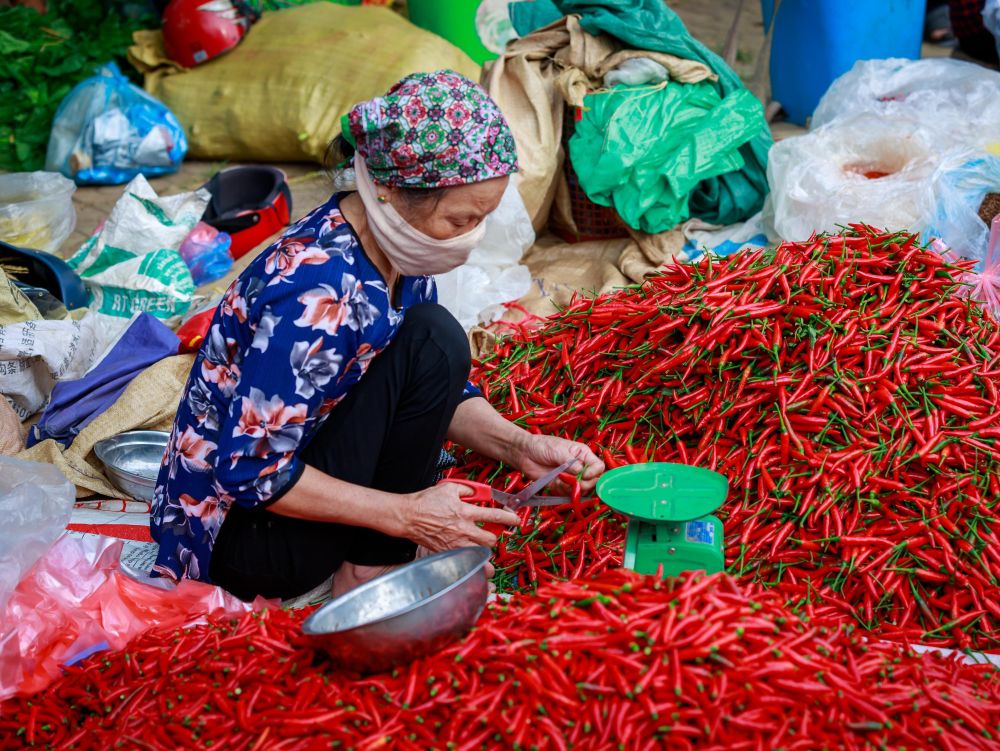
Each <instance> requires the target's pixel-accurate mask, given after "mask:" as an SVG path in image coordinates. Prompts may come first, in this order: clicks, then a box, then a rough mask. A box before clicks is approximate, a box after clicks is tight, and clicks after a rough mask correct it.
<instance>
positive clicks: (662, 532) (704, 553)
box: [597, 462, 729, 576]
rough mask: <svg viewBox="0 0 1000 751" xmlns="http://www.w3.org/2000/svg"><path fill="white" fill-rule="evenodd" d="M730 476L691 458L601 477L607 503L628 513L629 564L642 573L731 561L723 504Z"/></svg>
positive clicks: (715, 568)
mask: <svg viewBox="0 0 1000 751" xmlns="http://www.w3.org/2000/svg"><path fill="white" fill-rule="evenodd" d="M728 492H729V481H728V480H726V478H725V477H723V476H722V475H720V474H719V473H718V472H713V471H711V470H708V469H702V468H701V467H691V466H688V465H686V464H671V463H667V462H650V463H648V464H632V465H627V466H624V467H618V468H617V469H612V470H609V471H608V472H606V473H605V474H604V476H603V477H601V479H600V481H598V483H597V495H598V496H599V497H600V499H601V501H603V502H604V504H605V505H607V506H608V507H610V508H612V509H614V510H615V511H617V512H618V513H620V514H624V515H625V516H627V517H628V531H627V534H626V537H625V556H624V561H623V565H624V566H625V568H629V569H632V570H633V571H636V572H638V573H640V574H655V573H656V572H657V570H658V569H659V568H660V566H662V567H663V575H664V576H677V575H679V574H682V573H684V572H686V571H705V572H706V573H709V574H714V573H717V572H719V571H722V569H723V568H724V567H725V556H724V554H723V546H722V522H721V521H720V520H719V519H718V518H717V517H715V516H712V515H711V513H712V512H713V511H715V510H716V509H717V508H718V507H719V506H721V505H722V503H723V501H725V500H726V495H727V493H728Z"/></svg>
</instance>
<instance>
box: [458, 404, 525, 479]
mask: <svg viewBox="0 0 1000 751" xmlns="http://www.w3.org/2000/svg"><path fill="white" fill-rule="evenodd" d="M529 435H530V433H528V432H527V431H526V430H524V429H522V428H519V427H518V426H517V425H514V423H512V422H510V421H509V420H506V419H504V418H503V417H502V416H501V415H500V413H499V412H497V411H496V410H495V409H493V406H492V405H491V404H490V403H489V402H488V401H486V400H485V399H483V398H482V397H475V398H472V399H466V400H465V401H463V402H462V403H461V404H459V405H458V409H457V410H455V416H454V417H453V418H452V421H451V425H450V426H449V427H448V438H449V439H450V440H452V441H454V442H455V443H457V444H459V445H461V446H464V447H465V448H467V449H472V450H473V451H475V452H477V453H480V454H483V455H484V456H489V457H491V458H493V459H499V460H501V461H504V462H507V463H508V464H510V463H513V461H514V459H515V457H516V456H517V455H518V452H519V451H521V450H522V449H523V445H524V441H525V439H526V438H527V437H528V436H529Z"/></svg>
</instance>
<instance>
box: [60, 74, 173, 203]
mask: <svg viewBox="0 0 1000 751" xmlns="http://www.w3.org/2000/svg"><path fill="white" fill-rule="evenodd" d="M186 153H187V136H185V135H184V128H182V127H181V124H180V123H179V122H177V118H176V117H174V115H173V113H172V112H171V111H170V110H169V109H167V108H166V107H165V106H164V105H163V104H161V103H160V102H158V101H156V100H155V99H154V98H153V97H151V96H149V94H147V93H145V92H144V91H143V90H142V89H140V88H138V87H137V86H134V85H133V84H132V83H131V82H130V81H129V80H128V79H127V78H125V76H123V75H122V73H121V71H120V70H119V69H118V66H117V65H115V64H114V63H108V64H107V65H105V66H104V67H102V68H101V69H100V70H98V72H97V75H95V76H93V77H92V78H88V79H87V80H85V81H83V82H82V83H79V84H77V85H76V86H75V87H74V88H73V90H72V91H70V92H69V94H67V95H66V98H65V99H63V101H62V103H61V104H60V105H59V109H58V110H56V115H55V119H54V120H53V122H52V134H51V135H50V136H49V149H48V153H47V154H46V157H45V169H47V170H49V171H50V172H61V173H62V174H63V175H65V176H66V177H69V178H71V179H73V180H75V181H76V182H77V183H79V184H80V185H117V184H120V183H125V182H128V181H129V180H131V179H132V178H133V177H135V176H136V175H140V174H141V175H147V176H149V177H153V176H155V175H165V174H168V173H170V172H176V171H177V168H178V167H180V166H181V161H182V160H183V159H184V155H185V154H186Z"/></svg>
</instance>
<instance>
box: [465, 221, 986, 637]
mask: <svg viewBox="0 0 1000 751" xmlns="http://www.w3.org/2000/svg"><path fill="white" fill-rule="evenodd" d="M967 270H968V267H965V266H961V265H958V266H952V265H948V264H947V263H946V262H945V261H944V260H943V259H942V257H941V256H940V255H938V254H937V253H934V252H931V251H927V250H924V249H922V248H921V247H920V246H919V245H917V244H916V243H915V241H914V239H913V238H912V237H910V236H908V235H905V234H896V235H890V234H884V233H881V232H877V231H875V230H872V229H870V228H868V227H865V226H854V227H852V228H851V229H850V230H849V231H845V232H844V233H843V235H841V236H833V237H821V238H819V239H814V240H812V241H809V242H806V243H786V244H783V245H781V246H780V247H779V248H778V249H777V250H776V251H771V252H757V253H744V254H739V255H735V256H731V257H729V258H727V259H725V260H722V261H714V262H705V263H701V264H695V265H687V264H677V265H672V266H669V267H668V268H667V269H666V270H665V271H664V272H663V273H662V274H661V275H658V276H656V277H654V278H652V279H649V280H648V281H647V282H646V283H644V284H642V285H639V286H636V287H632V288H628V289H625V290H622V291H620V292H617V293H614V294H610V295H605V296H602V297H599V298H597V299H581V300H578V301H576V302H575V303H574V304H572V305H570V306H569V307H568V308H567V309H566V310H564V311H563V312H562V313H560V314H559V315H556V316H554V317H552V318H550V319H547V320H546V321H544V322H542V323H541V324H540V325H539V323H538V322H537V321H535V322H528V323H527V324H525V325H522V326H520V327H518V328H516V329H515V331H514V332H513V333H512V334H511V335H510V336H508V337H506V338H504V339H501V340H500V341H499V343H498V345H497V349H496V352H495V353H494V354H493V355H492V356H490V357H488V358H486V359H485V360H483V361H482V362H481V363H480V364H479V366H478V373H477V374H476V375H475V377H476V378H478V381H479V382H480V384H481V386H482V387H483V390H484V392H485V393H487V394H488V396H489V398H490V400H491V401H492V402H493V404H495V405H497V407H498V409H500V410H501V411H502V412H505V413H506V414H507V415H508V416H510V417H512V418H514V419H516V420H517V421H518V422H520V423H521V424H523V425H525V426H526V427H528V428H529V429H537V430H544V432H547V433H553V434H556V435H562V436H565V437H567V438H573V439H578V440H582V441H585V442H587V443H589V444H590V445H592V446H594V447H595V448H596V449H597V450H598V451H601V452H602V453H603V455H604V458H605V461H606V463H607V464H608V465H609V466H617V465H619V464H622V463H635V462H641V461H647V460H656V461H673V462H682V463H685V464H693V465H698V466H702V467H708V468H711V469H715V470H718V471H719V472H721V473H723V474H725V475H726V476H727V477H728V478H729V481H730V493H729V498H728V501H727V502H726V504H725V505H724V506H723V507H722V509H721V515H722V518H723V519H724V522H725V530H726V560H727V566H728V570H729V571H730V572H731V573H733V574H735V575H737V576H738V577H739V579H740V580H741V582H743V583H745V584H748V585H751V586H756V587H761V588H767V589H778V590H780V591H781V593H782V595H783V596H784V597H785V598H786V601H787V602H788V603H789V604H790V605H792V606H795V607H804V606H808V607H809V608H810V610H811V612H813V613H820V614H825V615H829V616H834V617H839V618H841V619H847V620H850V621H855V622H857V623H858V624H859V625H861V626H862V627H863V628H865V629H868V630H871V631H874V632H878V633H879V634H881V635H883V636H887V637H892V638H907V639H911V640H913V641H922V642H925V643H932V644H939V645H951V646H959V647H968V646H972V647H976V648H981V649H991V648H995V647H996V646H997V644H998V643H1000V604H998V598H997V597H996V592H997V587H998V582H1000V579H998V577H1000V540H998V538H997V515H998V510H997V504H998V501H1000V474H998V470H1000V398H998V394H997V392H998V388H1000V328H998V326H997V324H996V323H995V322H994V321H993V320H992V319H990V318H989V317H988V316H987V315H986V314H985V313H984V312H983V310H982V309H981V307H980V306H979V305H978V304H976V303H975V302H974V301H972V300H970V299H969V298H968V296H967V295H965V294H964V293H963V292H964V288H963V287H962V285H961V283H960V282H961V279H962V278H963V276H964V274H965V273H966V272H967ZM463 472H464V473H465V474H467V475H471V476H473V477H475V478H477V479H482V480H488V481H492V482H493V483H494V484H495V485H498V486H504V485H507V486H514V485H517V483H519V482H520V479H521V478H520V477H519V476H518V475H517V474H516V473H510V472H509V471H508V470H507V469H506V468H503V467H497V466H496V465H495V464H491V463H489V462H487V461H485V460H482V459H478V458H475V457H473V458H472V461H471V463H470V465H469V466H468V467H467V468H466V469H465V470H463ZM623 536H624V535H623V526H622V521H621V519H620V518H616V517H614V516H612V515H611V514H610V513H609V512H606V511H603V510H602V509H601V507H600V505H599V504H598V503H597V502H596V501H593V502H589V503H584V504H579V503H578V504H574V506H573V507H572V508H571V509H567V508H558V507H557V508H552V509H546V510H542V511H541V512H532V513H531V515H530V516H528V515H526V516H525V518H524V522H523V524H522V526H521V528H520V530H518V531H517V532H516V533H515V534H513V535H510V536H509V537H507V538H506V539H504V540H502V541H501V544H500V549H499V551H498V564H499V566H500V567H501V568H502V569H505V570H506V571H505V573H502V576H507V577H511V576H516V577H517V583H518V584H520V585H522V586H524V585H530V584H532V583H534V582H536V581H546V580H549V579H552V578H576V577H579V576H590V575H593V574H595V573H599V572H601V571H603V570H606V569H607V568H609V567H613V566H618V565H620V561H621V557H620V556H621V546H622V541H623ZM502 583H506V582H502Z"/></svg>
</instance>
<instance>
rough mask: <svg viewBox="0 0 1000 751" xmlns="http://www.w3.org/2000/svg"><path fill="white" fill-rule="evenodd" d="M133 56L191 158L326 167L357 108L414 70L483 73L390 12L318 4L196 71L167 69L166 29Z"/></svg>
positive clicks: (255, 32) (264, 23)
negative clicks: (329, 151) (183, 132)
mask: <svg viewBox="0 0 1000 751" xmlns="http://www.w3.org/2000/svg"><path fill="white" fill-rule="evenodd" d="M135 40H136V44H135V45H134V46H133V47H131V48H130V49H129V59H130V60H132V62H133V63H134V64H135V65H136V67H138V68H139V69H140V70H141V71H143V72H144V73H145V74H146V82H145V86H146V91H147V92H149V93H150V94H152V95H153V96H155V97H156V98H157V99H159V100H160V101H162V102H163V103H164V104H166V105H167V106H168V107H169V108H170V109H171V111H172V112H174V114H176V115H177V117H178V119H179V120H180V121H181V122H182V123H183V124H184V127H185V128H186V129H187V131H188V135H189V137H190V143H191V156H193V157H196V158H199V159H230V160H256V161H263V162H283V161H287V162H302V161H316V162H321V161H322V160H323V156H324V154H325V152H326V148H327V146H328V145H329V143H330V141H331V140H332V139H333V137H334V136H336V135H337V134H338V133H339V132H340V117H341V115H343V114H344V113H346V112H347V111H348V110H349V109H350V108H351V107H353V106H354V105H355V104H356V103H357V102H360V101H362V100H364V99H370V98H372V97H374V96H378V95H380V94H383V93H385V91H386V90H387V89H388V88H389V87H390V86H391V85H392V84H394V83H395V82H396V81H398V80H399V79H400V78H402V77H403V76H405V75H407V74H409V73H416V72H429V71H434V70H439V69H441V68H451V69H453V70H455V71H457V72H459V73H461V74H463V75H465V76H468V77H470V78H472V79H473V80H477V79H478V78H479V66H477V65H476V64H475V63H473V62H472V60H471V59H469V57H468V56H467V55H466V54H465V53H464V52H462V51H461V50H459V49H458V48H457V47H454V46H452V45H451V44H449V43H448V42H446V41H445V40H443V39H441V38H440V37H438V36H436V35H434V34H431V33H430V32H428V31H424V30H422V29H418V28H417V27H416V26H413V25H412V24H410V23H409V22H408V21H407V20H406V19H404V18H402V17H401V16H400V15H399V14H397V13H393V12H392V11H390V10H388V9H387V8H373V7H356V8H350V7H346V6H342V5H337V4H334V3H322V2H321V3H313V4H311V5H303V6H301V7H296V8H287V9H285V10H279V11H275V12H269V13H265V14H264V15H263V17H262V18H261V19H260V21H258V22H257V23H256V24H254V26H253V28H252V29H251V30H250V33H249V34H248V35H247V36H246V38H245V39H243V41H242V42H241V43H240V45H239V46H238V47H236V48H235V49H233V50H230V51H229V52H227V53H226V54H225V55H222V56H220V57H218V58H215V59H214V60H210V61H209V62H207V63H204V64H203V65H199V66H197V67H196V68H192V69H190V70H186V71H185V70H183V69H181V68H180V66H177V65H176V64H174V63H172V62H170V60H169V59H168V58H167V56H166V54H165V52H164V51H163V44H162V36H161V35H160V32H158V31H157V32H138V33H137V34H136V35H135Z"/></svg>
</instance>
